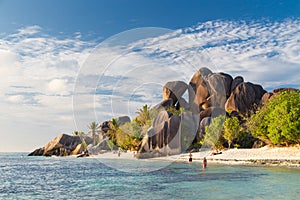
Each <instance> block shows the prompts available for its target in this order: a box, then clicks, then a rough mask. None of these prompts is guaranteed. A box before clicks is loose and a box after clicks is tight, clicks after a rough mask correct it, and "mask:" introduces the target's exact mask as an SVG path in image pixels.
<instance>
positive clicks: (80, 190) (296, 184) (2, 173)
mask: <svg viewBox="0 0 300 200" xmlns="http://www.w3.org/2000/svg"><path fill="white" fill-rule="evenodd" d="M126 162H128V163H129V164H130V166H135V162H137V161H134V160H122V159H120V160H114V161H111V164H112V165H113V164H114V163H115V164H116V166H120V165H122V164H126ZM140 162H141V161H140ZM142 162H143V161H142ZM145 162H146V161H145ZM147 162H148V164H149V161H147ZM128 163H127V164H128ZM208 164H209V163H208ZM151 165H153V166H154V167H155V166H159V165H160V163H159V161H151ZM299 197H300V169H293V168H279V167H249V166H226V165H208V168H207V169H205V170H203V169H202V168H201V164H200V163H199V164H197V163H193V164H192V165H189V164H188V163H172V164H170V165H168V166H166V167H164V168H161V169H159V170H155V171H151V172H140V171H139V172H136V173H126V172H122V171H118V170H116V169H114V168H111V167H107V166H106V165H104V164H102V163H101V162H99V160H98V159H93V158H80V159H78V158H53V157H51V158H45V157H27V156H26V153H1V154H0V199H147V200H149V199H299Z"/></svg>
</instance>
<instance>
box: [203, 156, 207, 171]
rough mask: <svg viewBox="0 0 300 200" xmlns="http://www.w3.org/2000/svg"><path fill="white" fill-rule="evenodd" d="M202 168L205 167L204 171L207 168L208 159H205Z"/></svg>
mask: <svg viewBox="0 0 300 200" xmlns="http://www.w3.org/2000/svg"><path fill="white" fill-rule="evenodd" d="M202 167H203V169H205V168H206V167H207V160H206V157H204V158H203V163H202Z"/></svg>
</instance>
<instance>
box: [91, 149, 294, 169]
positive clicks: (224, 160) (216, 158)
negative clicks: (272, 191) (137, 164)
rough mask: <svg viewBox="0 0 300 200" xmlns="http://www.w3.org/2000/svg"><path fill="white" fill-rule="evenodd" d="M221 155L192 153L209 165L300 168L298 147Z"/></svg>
mask: <svg viewBox="0 0 300 200" xmlns="http://www.w3.org/2000/svg"><path fill="white" fill-rule="evenodd" d="M221 152H222V153H220V154H217V155H212V151H205V152H201V151H200V152H193V153H192V155H193V162H197V163H199V162H200V163H202V161H203V157H206V159H207V162H208V165H209V164H223V165H247V166H283V167H297V168H300V146H295V147H269V146H265V147H262V148H257V149H227V150H222V151H221ZM90 158H100V159H126V160H128V159H130V160H136V158H135V157H134V153H133V152H127V153H125V152H122V153H121V155H120V157H118V154H116V153H113V152H106V153H103V154H99V155H92V156H90ZM188 159H189V153H184V154H180V155H173V156H165V157H155V158H148V159H145V160H147V161H167V162H187V163H188Z"/></svg>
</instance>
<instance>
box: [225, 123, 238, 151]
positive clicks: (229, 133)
mask: <svg viewBox="0 0 300 200" xmlns="http://www.w3.org/2000/svg"><path fill="white" fill-rule="evenodd" d="M240 130H241V125H240V121H239V120H238V118H236V117H232V118H230V117H228V118H226V119H225V122H224V138H225V139H226V140H227V141H228V148H230V146H231V143H232V141H233V140H234V139H235V138H236V137H237V135H238V134H239V132H240Z"/></svg>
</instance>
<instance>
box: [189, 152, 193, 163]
mask: <svg viewBox="0 0 300 200" xmlns="http://www.w3.org/2000/svg"><path fill="white" fill-rule="evenodd" d="M189 156H190V158H189V162H190V163H191V162H192V161H193V158H192V157H193V155H192V153H190V155H189Z"/></svg>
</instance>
